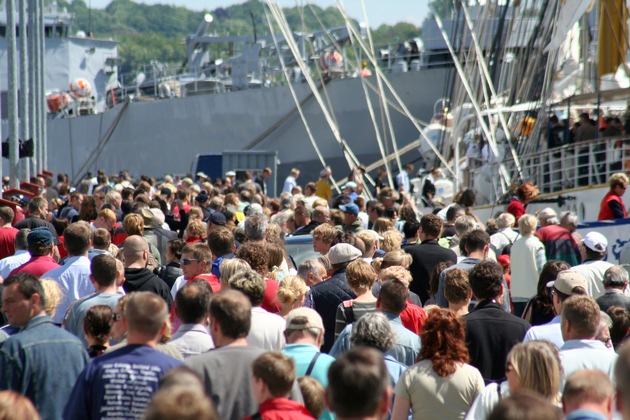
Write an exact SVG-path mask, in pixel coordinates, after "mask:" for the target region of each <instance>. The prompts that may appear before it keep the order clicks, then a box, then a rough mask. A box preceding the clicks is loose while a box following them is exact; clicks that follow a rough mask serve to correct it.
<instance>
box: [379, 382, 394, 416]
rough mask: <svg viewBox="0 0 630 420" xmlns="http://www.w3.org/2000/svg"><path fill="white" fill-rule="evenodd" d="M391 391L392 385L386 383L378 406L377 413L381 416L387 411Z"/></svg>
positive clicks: (390, 399)
mask: <svg viewBox="0 0 630 420" xmlns="http://www.w3.org/2000/svg"><path fill="white" fill-rule="evenodd" d="M392 393H393V390H392V386H391V385H387V388H385V392H383V398H382V399H381V404H380V407H379V413H380V414H381V415H383V416H385V415H386V414H387V413H388V412H389V405H390V403H391V401H392Z"/></svg>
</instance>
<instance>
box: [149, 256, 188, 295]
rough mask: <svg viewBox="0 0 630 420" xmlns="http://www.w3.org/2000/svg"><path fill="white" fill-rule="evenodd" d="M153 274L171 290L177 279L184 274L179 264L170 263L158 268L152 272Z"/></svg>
mask: <svg viewBox="0 0 630 420" xmlns="http://www.w3.org/2000/svg"><path fill="white" fill-rule="evenodd" d="M153 274H155V275H156V276H158V277H159V278H161V279H162V280H164V283H166V285H167V286H168V288H169V289H172V288H173V284H175V280H177V277H179V276H181V275H183V274H184V272H183V271H182V269H181V266H180V264H179V263H176V262H172V263H169V264H167V265H161V266H159V267H158V268H156V269H155V270H153Z"/></svg>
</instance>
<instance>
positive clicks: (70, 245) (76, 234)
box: [63, 223, 92, 256]
mask: <svg viewBox="0 0 630 420" xmlns="http://www.w3.org/2000/svg"><path fill="white" fill-rule="evenodd" d="M91 234H92V229H91V228H90V226H89V225H88V224H87V223H72V224H71V225H70V226H68V227H67V228H66V229H65V230H64V231H63V238H64V243H63V245H64V247H65V248H66V250H67V251H68V255H70V256H78V255H82V254H85V253H86V252H87V250H88V249H89V247H90V237H91Z"/></svg>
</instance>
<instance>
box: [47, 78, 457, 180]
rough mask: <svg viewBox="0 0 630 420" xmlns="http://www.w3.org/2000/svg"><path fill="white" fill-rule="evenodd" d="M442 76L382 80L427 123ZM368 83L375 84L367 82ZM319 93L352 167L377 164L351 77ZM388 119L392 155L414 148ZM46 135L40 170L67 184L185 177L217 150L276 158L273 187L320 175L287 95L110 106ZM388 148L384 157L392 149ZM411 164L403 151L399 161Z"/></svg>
mask: <svg viewBox="0 0 630 420" xmlns="http://www.w3.org/2000/svg"><path fill="white" fill-rule="evenodd" d="M445 74H446V72H445V69H444V68H431V69H421V70H419V71H412V72H408V73H392V74H389V75H388V79H389V80H390V82H391V84H392V85H393V86H394V88H395V90H396V91H397V93H398V94H399V95H400V97H401V98H402V100H403V101H404V103H405V104H406V105H407V107H408V108H409V110H410V111H411V113H412V114H413V115H414V116H415V117H416V118H419V119H421V120H423V121H426V122H428V121H429V120H430V118H431V117H432V115H433V106H434V103H435V101H436V100H438V99H439V98H441V97H442V96H443V95H444V92H443V89H444V84H445ZM368 79H369V80H370V81H371V82H372V84H374V85H376V79H375V77H374V76H372V77H369V78H368ZM294 87H295V90H296V93H297V95H298V97H299V98H300V101H304V104H303V111H304V113H305V114H306V118H307V120H308V123H309V125H310V128H311V130H312V132H313V135H314V137H315V139H316V141H317V144H318V145H319V148H320V150H321V152H322V154H323V156H324V158H325V159H326V163H327V164H329V165H330V166H331V167H332V169H333V173H335V174H337V177H338V178H341V177H343V176H345V175H347V173H348V165H347V164H346V161H345V159H344V158H343V154H342V153H341V148H340V146H339V145H338V143H337V142H336V141H335V140H334V137H333V135H332V132H331V130H330V128H329V126H328V125H327V124H326V121H325V119H324V116H323V114H322V112H321V108H320V107H319V105H318V104H317V102H316V100H315V99H314V98H313V97H312V94H311V92H310V91H309V89H308V86H307V85H306V84H295V85H294ZM326 90H327V92H328V95H329V98H330V103H331V104H332V110H333V112H334V115H335V118H336V120H337V122H338V125H339V129H340V131H341V135H342V136H343V138H345V140H346V141H347V142H348V144H349V146H350V148H351V149H352V151H353V152H354V153H355V154H356V156H357V157H358V159H359V161H361V162H362V163H365V164H369V163H372V162H374V161H376V160H377V159H379V158H380V154H379V149H378V145H377V142H376V136H375V133H374V128H373V123H372V121H371V120H370V116H369V112H368V108H367V105H366V100H365V96H364V93H363V89H362V86H361V81H360V79H356V78H355V79H353V78H347V79H340V80H332V81H330V82H329V83H328V84H327V86H326ZM368 90H369V89H368ZM369 91H370V95H371V99H372V103H373V106H374V111H375V114H376V116H377V120H378V121H379V125H380V126H381V132H383V131H386V129H385V128H383V127H382V124H381V108H380V105H379V101H378V96H377V95H376V94H375V92H373V91H372V90H369ZM309 96H311V97H310V98H309ZM388 98H390V99H391V100H392V101H394V100H393V97H391V96H390V95H388ZM394 103H395V102H394ZM390 112H391V118H392V122H393V126H394V128H395V133H396V140H397V144H398V147H402V146H404V145H406V144H408V143H410V142H412V141H414V140H417V139H418V137H419V133H418V131H417V130H416V129H415V128H414V126H413V125H412V123H411V122H410V121H409V120H408V118H407V117H406V116H405V115H403V114H402V113H401V112H399V111H397V110H395V109H393V108H391V107H390ZM47 130H48V131H47V133H48V162H49V165H48V166H49V169H50V170H52V171H54V172H66V173H68V174H70V176H71V179H77V177H79V176H82V175H83V174H84V173H85V171H86V170H90V171H92V172H93V173H94V171H95V169H97V168H103V169H105V170H106V171H107V172H108V173H113V172H116V171H119V170H121V169H127V170H129V171H130V172H131V173H132V174H135V175H138V174H148V175H151V176H154V177H160V176H163V175H164V174H166V173H174V174H184V173H187V172H190V171H191V167H192V162H193V160H194V158H195V156H196V155H197V154H206V153H220V152H222V151H224V150H266V151H277V152H278V159H279V163H280V165H279V167H278V181H279V182H281V181H282V180H283V179H284V177H285V176H286V175H287V174H288V171H289V170H290V168H291V167H298V168H300V169H301V170H302V173H303V176H302V177H301V178H302V179H301V180H300V181H302V182H301V183H306V182H307V181H310V180H316V179H317V178H318V173H319V171H320V170H321V168H322V166H321V163H320V162H319V160H318V158H317V156H316V153H315V151H314V149H313V147H312V145H311V143H310V141H309V139H308V136H307V133H306V130H305V128H304V124H303V123H302V120H301V119H300V117H299V114H298V113H297V112H295V104H294V102H293V100H292V98H291V94H290V91H289V89H288V88H287V87H275V88H264V89H253V90H247V91H238V92H230V93H219V94H206V95H199V96H192V97H184V98H173V99H163V100H154V101H147V102H142V101H136V102H132V103H129V104H128V105H126V106H125V105H124V104H118V105H116V106H115V107H114V108H113V109H110V110H109V111H107V112H105V113H102V114H96V115H88V116H81V117H77V118H68V119H57V120H48V122H47ZM387 149H388V151H389V153H391V152H393V147H392V145H391V142H390V144H389V145H388V146H387ZM418 157H419V153H417V152H415V151H414V152H411V153H408V154H407V155H406V156H403V163H404V162H409V161H414V160H416V159H417V158H418ZM86 163H87V164H86ZM280 187H281V185H280Z"/></svg>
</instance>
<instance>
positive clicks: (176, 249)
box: [166, 239, 186, 260]
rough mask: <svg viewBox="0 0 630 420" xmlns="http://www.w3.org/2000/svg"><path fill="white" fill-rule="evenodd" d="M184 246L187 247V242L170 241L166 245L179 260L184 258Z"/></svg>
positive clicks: (181, 240) (179, 240) (180, 240)
mask: <svg viewBox="0 0 630 420" xmlns="http://www.w3.org/2000/svg"><path fill="white" fill-rule="evenodd" d="M184 245H186V242H185V241H184V240H183V239H170V240H169V241H168V242H167V243H166V246H167V247H168V250H169V251H170V252H171V254H173V256H174V257H175V258H177V259H178V260H179V259H181V258H182V249H184Z"/></svg>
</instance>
